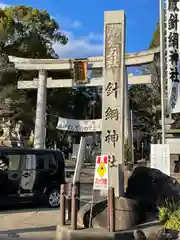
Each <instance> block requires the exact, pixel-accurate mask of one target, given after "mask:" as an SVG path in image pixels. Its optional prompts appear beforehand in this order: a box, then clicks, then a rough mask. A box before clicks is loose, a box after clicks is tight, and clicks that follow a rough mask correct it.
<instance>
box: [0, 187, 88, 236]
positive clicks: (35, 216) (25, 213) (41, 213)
mask: <svg viewBox="0 0 180 240" xmlns="http://www.w3.org/2000/svg"><path fill="white" fill-rule="evenodd" d="M91 198H92V184H82V188H81V199H82V202H81V206H82V205H84V204H85V203H86V202H88V201H90V200H91ZM58 224H59V208H58V209H49V208H42V207H38V208H34V207H31V208H30V207H29V205H23V207H19V206H18V208H17V207H13V208H12V207H11V209H9V210H2V211H0V239H1V234H4V236H6V237H9V239H11V238H14V237H15V238H16V237H18V236H19V237H20V239H21V238H22V237H28V238H29V237H32V238H33V237H34V238H38V237H42V238H43V239H54V238H55V231H56V226H57V225H58Z"/></svg>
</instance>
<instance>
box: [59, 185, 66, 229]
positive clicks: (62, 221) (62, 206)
mask: <svg viewBox="0 0 180 240" xmlns="http://www.w3.org/2000/svg"><path fill="white" fill-rule="evenodd" d="M65 208H66V206H65V185H64V184H61V190H60V225H61V226H63V225H64V224H65V215H66V211H65Z"/></svg>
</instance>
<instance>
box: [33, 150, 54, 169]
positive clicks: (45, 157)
mask: <svg viewBox="0 0 180 240" xmlns="http://www.w3.org/2000/svg"><path fill="white" fill-rule="evenodd" d="M36 169H52V170H55V169H56V161H55V159H54V156H53V154H51V153H42V154H37V156H36Z"/></svg>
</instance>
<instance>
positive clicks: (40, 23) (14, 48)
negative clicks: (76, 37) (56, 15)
mask: <svg viewBox="0 0 180 240" xmlns="http://www.w3.org/2000/svg"><path fill="white" fill-rule="evenodd" d="M0 36H1V38H0V46H1V51H2V52H4V53H7V54H8V55H14V56H18V57H29V58H51V57H57V55H56V54H55V52H54V49H53V48H52V44H53V43H54V42H59V43H62V44H66V43H67V40H68V39H67V37H66V36H65V35H63V34H62V33H61V32H60V31H59V25H58V24H57V23H56V21H55V20H54V19H52V18H51V17H50V15H49V14H48V12H47V11H46V10H42V11H40V10H38V9H36V8H32V7H26V6H15V7H8V8H5V9H1V10H0Z"/></svg>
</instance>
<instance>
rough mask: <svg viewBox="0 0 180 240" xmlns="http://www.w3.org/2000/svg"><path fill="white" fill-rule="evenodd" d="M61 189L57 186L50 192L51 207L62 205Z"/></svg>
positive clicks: (49, 201) (49, 203)
mask: <svg viewBox="0 0 180 240" xmlns="http://www.w3.org/2000/svg"><path fill="white" fill-rule="evenodd" d="M59 191H60V190H59V189H57V188H54V189H52V190H51V191H50V192H49V194H48V205H49V207H51V208H56V207H59V205H60V192H59Z"/></svg>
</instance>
